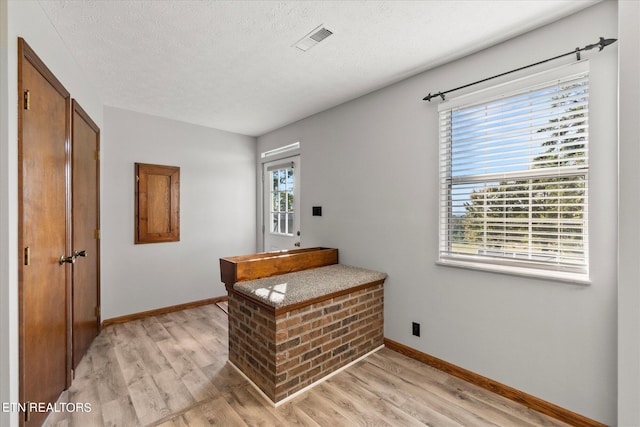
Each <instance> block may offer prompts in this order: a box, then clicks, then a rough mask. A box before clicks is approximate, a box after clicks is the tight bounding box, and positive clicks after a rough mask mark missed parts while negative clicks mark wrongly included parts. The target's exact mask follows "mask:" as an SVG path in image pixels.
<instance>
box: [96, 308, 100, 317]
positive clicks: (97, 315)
mask: <svg viewBox="0 0 640 427" xmlns="http://www.w3.org/2000/svg"><path fill="white" fill-rule="evenodd" d="M96 317H100V306H97V307H96Z"/></svg>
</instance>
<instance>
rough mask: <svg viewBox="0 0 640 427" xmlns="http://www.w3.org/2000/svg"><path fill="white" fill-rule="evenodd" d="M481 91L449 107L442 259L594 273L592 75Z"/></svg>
mask: <svg viewBox="0 0 640 427" xmlns="http://www.w3.org/2000/svg"><path fill="white" fill-rule="evenodd" d="M520 86H523V83H522V82H520ZM480 98H481V99H480V100H478V99H477V97H476V99H475V102H468V103H465V102H458V103H457V105H455V106H447V103H443V104H441V108H440V112H439V120H440V125H439V126H440V186H441V187H440V196H441V199H440V239H439V240H440V262H441V263H444V264H446V263H453V264H458V265H460V264H462V266H465V265H464V264H467V266H470V267H473V268H488V269H493V270H499V271H507V272H511V271H513V272H523V273H530V274H535V275H540V274H542V275H550V276H556V277H567V278H571V277H574V278H576V277H577V278H582V279H586V278H587V277H588V227H587V213H588V209H587V207H588V203H587V200H588V168H589V149H588V145H589V127H588V122H589V118H588V115H589V108H588V107H589V105H588V98H589V80H588V73H587V72H586V71H584V72H580V73H578V74H572V75H569V76H564V77H562V78H554V79H553V80H552V81H546V82H544V83H538V84H535V85H531V86H529V87H526V88H521V89H520V90H516V91H515V92H514V91H510V92H509V93H508V94H502V95H499V96H495V95H494V96H492V97H491V99H482V96H480Z"/></svg>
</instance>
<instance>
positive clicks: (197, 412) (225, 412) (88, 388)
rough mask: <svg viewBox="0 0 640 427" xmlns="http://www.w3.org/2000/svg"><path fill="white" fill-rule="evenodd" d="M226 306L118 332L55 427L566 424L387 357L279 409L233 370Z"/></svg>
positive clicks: (93, 355)
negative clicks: (78, 409) (84, 408)
mask: <svg viewBox="0 0 640 427" xmlns="http://www.w3.org/2000/svg"><path fill="white" fill-rule="evenodd" d="M226 361H227V317H226V314H225V313H224V312H223V311H222V310H221V309H220V308H219V307H217V306H216V305H208V306H203V307H198V308H193V309H189V310H184V311H179V312H175V313H170V314H165V315H161V316H156V317H150V318H147V319H143V320H136V321H132V322H129V323H124V324H120V325H114V326H109V327H107V328H105V329H104V330H103V331H102V333H101V334H100V335H99V336H98V337H97V338H96V340H95V342H94V343H93V345H92V346H91V348H90V350H89V352H88V353H87V355H86V356H85V357H84V359H83V360H82V362H81V363H80V365H79V366H78V369H77V372H76V378H75V380H74V382H73V384H72V386H71V387H70V388H69V390H68V391H67V392H65V394H63V396H62V397H61V400H60V401H61V402H76V403H90V404H91V412H90V413H71V414H69V413H62V412H59V413H56V414H52V415H51V416H50V417H49V419H48V420H47V423H46V424H45V425H46V426H47V427H53V426H56V427H58V426H60V427H61V426H78V427H80V426H82V427H91V426H125V427H133V426H162V427H174V426H175V427H177V426H209V425H219V426H225V427H226V426H289V425H298V426H332V427H335V426H356V425H376V426H377V425H380V426H393V427H396V426H419V425H430V426H460V425H466V426H474V427H475V426H496V425H498V426H561V425H565V424H563V423H561V422H559V421H555V420H553V419H551V418H549V417H547V416H545V415H542V414H539V413H537V412H535V411H532V410H530V409H528V408H525V407H523V406H520V405H518V404H516V403H514V402H512V401H510V400H507V399H504V398H502V397H500V396H498V395H495V394H493V393H490V392H488V391H485V390H483V389H481V388H478V387H476V386H474V385H471V384H468V383H466V382H464V381H462V380H459V379H457V378H454V377H451V376H449V375H447V374H445V373H443V372H440V371H438V370H436V369H433V368H431V367H428V366H426V365H423V364H421V363H419V362H417V361H414V360H412V359H409V358H407V357H405V356H403V355H401V354H399V353H396V352H394V351H391V350H388V349H382V350H380V351H379V352H377V353H376V354H374V355H372V356H369V357H368V358H367V359H365V360H363V361H361V362H359V363H357V364H356V365H354V366H352V367H350V368H348V369H347V370H345V371H343V372H341V373H340V374H338V375H336V376H334V377H332V378H330V379H329V380H327V381H325V382H324V383H321V384H320V385H318V386H316V387H315V388H313V389H312V390H310V391H308V392H306V393H304V394H302V395H300V396H298V397H297V398H295V399H294V400H292V401H290V402H289V403H286V404H284V405H282V406H280V407H279V408H277V409H274V408H273V407H271V406H269V405H268V404H266V403H265V401H264V400H262V398H261V397H260V396H259V395H258V393H257V392H256V391H255V390H254V389H253V387H252V386H251V385H250V384H249V383H248V382H247V381H246V380H244V379H243V378H242V376H240V375H239V374H238V373H237V372H236V371H235V370H234V369H233V368H232V367H230V366H229V365H228V364H227V363H226Z"/></svg>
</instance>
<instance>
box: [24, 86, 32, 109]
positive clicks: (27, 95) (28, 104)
mask: <svg viewBox="0 0 640 427" xmlns="http://www.w3.org/2000/svg"><path fill="white" fill-rule="evenodd" d="M23 105H24V109H25V110H30V109H31V93H29V91H28V90H25V91H24V94H23Z"/></svg>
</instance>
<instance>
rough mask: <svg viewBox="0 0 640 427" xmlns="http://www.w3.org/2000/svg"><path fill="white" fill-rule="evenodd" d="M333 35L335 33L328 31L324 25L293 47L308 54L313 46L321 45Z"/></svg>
mask: <svg viewBox="0 0 640 427" xmlns="http://www.w3.org/2000/svg"><path fill="white" fill-rule="evenodd" d="M331 34H333V31H331V30H329V29H327V28H326V27H324V26H323V25H320V26H319V27H317V28H314V29H313V31H311V32H310V33H309V34H307V35H306V36H304V37H303V38H302V39H300V41H298V42H297V43H296V44H294V45H293V46H294V47H295V48H297V49H300V50H302V51H304V52H306V51H308V50H309V49H311V48H312V47H313V46H315V45H317V44H318V43H320V42H321V41H322V40H324V39H326V38H327V37H329V36H330V35H331Z"/></svg>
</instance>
